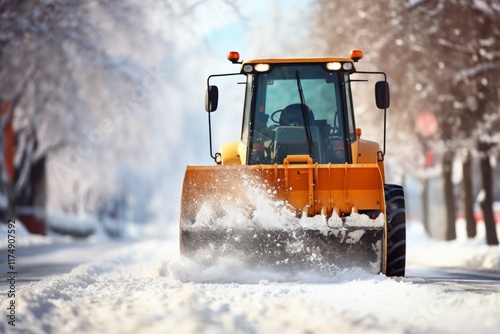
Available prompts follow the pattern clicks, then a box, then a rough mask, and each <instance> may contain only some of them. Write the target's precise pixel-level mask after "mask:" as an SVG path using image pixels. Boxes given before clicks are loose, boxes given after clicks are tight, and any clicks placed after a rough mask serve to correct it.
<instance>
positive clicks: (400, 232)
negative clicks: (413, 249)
mask: <svg viewBox="0 0 500 334" xmlns="http://www.w3.org/2000/svg"><path fill="white" fill-rule="evenodd" d="M384 191H385V206H386V216H387V236H388V238H387V272H386V275H387V276H391V277H392V276H401V277H403V276H404V275H405V266H406V214H405V194H404V191H403V187H401V186H398V185H394V184H386V185H384Z"/></svg>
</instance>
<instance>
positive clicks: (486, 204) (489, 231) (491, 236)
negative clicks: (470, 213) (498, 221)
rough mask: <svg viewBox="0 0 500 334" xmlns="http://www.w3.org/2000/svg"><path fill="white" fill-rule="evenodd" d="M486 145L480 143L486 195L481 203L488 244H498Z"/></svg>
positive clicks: (491, 176) (483, 183)
mask: <svg viewBox="0 0 500 334" xmlns="http://www.w3.org/2000/svg"><path fill="white" fill-rule="evenodd" d="M486 146H487V144H481V143H480V144H479V150H480V152H482V154H481V159H480V168H481V175H482V177H481V179H482V188H483V191H484V196H483V198H482V199H481V202H480V205H481V210H482V211H483V217H484V227H485V229H486V243H487V244H488V245H498V237H497V230H496V226H495V216H494V214H493V171H492V168H491V163H490V157H489V155H488V148H487V147H486Z"/></svg>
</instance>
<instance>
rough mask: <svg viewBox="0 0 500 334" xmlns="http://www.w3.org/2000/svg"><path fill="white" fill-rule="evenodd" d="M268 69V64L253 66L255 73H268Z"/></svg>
mask: <svg viewBox="0 0 500 334" xmlns="http://www.w3.org/2000/svg"><path fill="white" fill-rule="evenodd" d="M269 68H270V66H269V64H256V65H255V70H256V71H257V72H267V71H269Z"/></svg>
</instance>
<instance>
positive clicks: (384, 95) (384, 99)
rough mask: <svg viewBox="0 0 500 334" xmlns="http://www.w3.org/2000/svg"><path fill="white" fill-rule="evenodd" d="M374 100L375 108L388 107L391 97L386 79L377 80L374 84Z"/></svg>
mask: <svg viewBox="0 0 500 334" xmlns="http://www.w3.org/2000/svg"><path fill="white" fill-rule="evenodd" d="M375 101H376V102H377V108H379V109H387V108H389V105H390V104H391V97H390V94H389V83H387V81H378V82H377V83H376V84H375Z"/></svg>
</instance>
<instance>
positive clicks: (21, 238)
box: [0, 219, 54, 249]
mask: <svg viewBox="0 0 500 334" xmlns="http://www.w3.org/2000/svg"><path fill="white" fill-rule="evenodd" d="M7 226H8V225H7V224H3V223H0V239H1V240H5V242H2V243H0V249H6V248H7V246H8V243H7V242H6V241H7V235H8V234H9V235H12V236H14V237H15V241H16V242H15V246H16V247H26V246H34V245H47V244H50V243H52V242H54V240H53V238H51V237H47V236H44V235H35V234H31V233H30V232H29V231H28V230H27V229H26V227H25V226H24V225H23V223H22V221H20V220H19V219H16V223H15V226H16V228H15V233H12V232H9V229H8V228H7Z"/></svg>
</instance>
